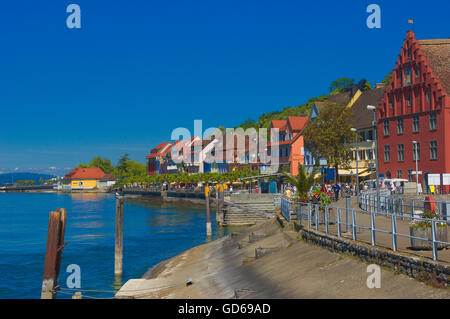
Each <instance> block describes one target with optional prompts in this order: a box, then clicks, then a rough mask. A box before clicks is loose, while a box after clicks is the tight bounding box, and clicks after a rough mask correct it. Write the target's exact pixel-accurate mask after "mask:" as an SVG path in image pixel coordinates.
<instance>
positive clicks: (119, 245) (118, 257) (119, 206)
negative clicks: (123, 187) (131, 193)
mask: <svg viewBox="0 0 450 319" xmlns="http://www.w3.org/2000/svg"><path fill="white" fill-rule="evenodd" d="M123 203H124V200H123V198H121V197H117V199H116V232H115V253H114V275H116V276H120V275H122V261H123Z"/></svg>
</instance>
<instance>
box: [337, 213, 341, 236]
mask: <svg viewBox="0 0 450 319" xmlns="http://www.w3.org/2000/svg"><path fill="white" fill-rule="evenodd" d="M337 232H338V237H341V236H342V233H341V208H340V207H338V208H337Z"/></svg>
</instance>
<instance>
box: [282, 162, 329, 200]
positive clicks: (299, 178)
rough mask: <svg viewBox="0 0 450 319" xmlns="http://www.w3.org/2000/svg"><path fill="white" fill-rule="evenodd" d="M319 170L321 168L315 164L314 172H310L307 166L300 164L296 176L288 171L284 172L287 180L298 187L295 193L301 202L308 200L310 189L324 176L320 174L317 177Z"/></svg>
mask: <svg viewBox="0 0 450 319" xmlns="http://www.w3.org/2000/svg"><path fill="white" fill-rule="evenodd" d="M318 171H319V168H318V167H317V166H315V167H313V170H312V172H310V173H309V174H308V173H307V172H306V169H305V166H303V165H302V164H299V165H298V175H296V176H294V175H291V174H289V173H287V172H283V175H284V176H286V179H287V181H288V182H289V183H290V184H291V185H293V186H295V188H296V189H297V190H296V192H295V195H294V196H295V199H297V200H298V201H300V202H306V201H307V200H308V192H309V190H310V189H311V187H312V186H313V185H314V184H315V183H316V181H318V180H320V179H321V178H322V176H318V177H317V178H316V177H315V176H316V175H317V172H318Z"/></svg>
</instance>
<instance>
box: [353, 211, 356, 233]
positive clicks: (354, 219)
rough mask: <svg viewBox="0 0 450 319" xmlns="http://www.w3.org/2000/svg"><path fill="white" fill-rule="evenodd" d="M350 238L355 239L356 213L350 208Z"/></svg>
mask: <svg viewBox="0 0 450 319" xmlns="http://www.w3.org/2000/svg"><path fill="white" fill-rule="evenodd" d="M352 238H353V240H356V214H355V210H354V209H352Z"/></svg>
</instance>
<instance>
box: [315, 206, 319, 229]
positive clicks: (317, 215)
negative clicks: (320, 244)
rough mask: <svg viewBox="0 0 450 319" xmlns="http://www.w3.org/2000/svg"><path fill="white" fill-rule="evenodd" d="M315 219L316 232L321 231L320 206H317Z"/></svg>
mask: <svg viewBox="0 0 450 319" xmlns="http://www.w3.org/2000/svg"><path fill="white" fill-rule="evenodd" d="M314 213H315V215H316V216H315V218H316V230H319V205H316V208H315V210H314Z"/></svg>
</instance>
